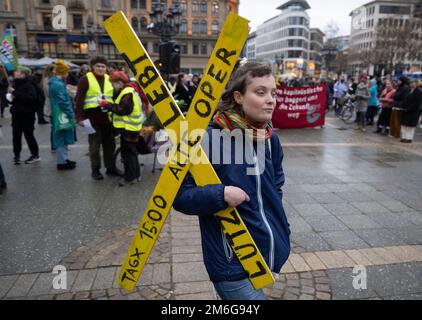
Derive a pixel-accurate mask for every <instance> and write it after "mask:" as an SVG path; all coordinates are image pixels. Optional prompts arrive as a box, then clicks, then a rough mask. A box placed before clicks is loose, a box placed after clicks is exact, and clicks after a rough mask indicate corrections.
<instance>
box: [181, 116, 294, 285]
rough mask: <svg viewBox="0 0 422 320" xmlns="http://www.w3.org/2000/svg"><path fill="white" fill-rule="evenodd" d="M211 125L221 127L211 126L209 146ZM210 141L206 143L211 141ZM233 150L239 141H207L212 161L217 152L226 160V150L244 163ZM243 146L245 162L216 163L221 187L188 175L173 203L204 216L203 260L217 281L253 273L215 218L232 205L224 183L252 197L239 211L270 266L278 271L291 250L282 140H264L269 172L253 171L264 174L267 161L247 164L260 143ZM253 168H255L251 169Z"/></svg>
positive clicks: (235, 279)
mask: <svg viewBox="0 0 422 320" xmlns="http://www.w3.org/2000/svg"><path fill="white" fill-rule="evenodd" d="M212 129H217V130H219V127H218V126H217V125H215V124H212V125H211V126H210V127H209V128H208V130H207V133H208V137H210V138H209V142H210V144H209V145H210V146H211V145H212V140H213V138H212V133H211V131H212ZM205 140H206V139H205ZM205 140H204V144H206V143H207V142H206V141H205ZM214 140H216V138H214ZM220 141H221V140H220ZM204 144H203V145H204ZM234 148H235V146H234V143H232V144H231V145H230V144H229V147H228V148H227V146H226V147H224V146H223V145H221V146H220V149H219V150H218V149H216V148H215V147H214V148H212V147H209V148H207V147H205V145H204V150H205V151H206V152H207V153H208V156H209V159H210V161H211V162H213V161H212V159H213V157H212V153H213V151H214V153H217V152H219V153H220V159H223V154H224V153H226V154H227V152H231V161H232V162H231V163H239V161H237V162H235V160H236V159H235V155H234V154H235V152H234V150H235V149H234ZM208 149H209V150H208ZM230 149H231V150H230ZM243 150H244V151H243V164H229V165H227V164H214V163H213V167H214V169H215V170H216V172H217V175H218V176H219V178H220V179H221V181H222V184H221V185H208V186H205V187H197V186H196V184H195V181H194V179H193V178H192V176H191V175H190V174H188V176H187V177H186V179H185V181H184V183H183V185H182V187H181V189H180V190H179V193H178V195H177V197H176V200H175V202H174V208H175V209H176V210H177V211H180V212H182V213H185V214H188V215H197V216H199V222H200V227H201V237H202V250H203V255H204V262H205V266H206V269H207V271H208V274H209V276H210V280H211V281H213V282H221V281H238V280H243V279H246V278H247V277H248V275H247V273H246V272H245V271H244V269H243V267H242V266H241V264H240V262H239V261H238V259H237V257H236V255H235V254H234V253H233V251H232V249H231V247H230V245H229V244H228V242H227V240H226V238H225V236H224V234H223V232H222V230H221V227H220V225H219V224H218V222H217V220H216V219H215V218H214V214H215V213H217V212H219V211H221V210H224V209H226V208H227V207H228V204H227V203H226V202H225V200H224V188H225V186H234V187H239V188H241V189H243V190H244V191H245V192H246V193H247V194H248V195H249V197H250V199H251V201H250V202H245V203H243V204H241V205H240V206H238V207H237V209H238V211H239V214H240V216H241V217H242V219H243V221H244V222H245V224H246V227H247V228H248V230H249V232H250V234H251V236H252V238H253V239H254V241H255V243H256V244H257V246H258V248H259V250H260V252H261V254H262V256H263V257H264V259H265V261H266V262H267V264H268V266H269V268H270V269H271V270H272V271H273V272H276V273H279V272H280V270H281V268H282V266H283V264H284V263H285V262H286V261H287V259H288V257H289V254H290V225H289V224H288V222H287V218H286V215H285V212H284V209H283V204H282V197H283V193H282V187H283V185H284V181H285V180H284V173H283V168H282V161H283V150H282V147H281V145H280V141H279V139H278V137H277V135H275V134H274V135H273V136H272V138H271V139H270V140H268V142H267V143H266V144H265V170H262V174H258V175H248V173H250V172H251V171H252V172H255V170H258V172H259V171H260V168H259V166H263V162H264V161H261V162H259V161H257V160H256V159H254V160H255V162H256V163H258V165H253V164H248V163H253V161H250V157H248V156H247V155H248V154H249V155H252V152H253V155H255V154H256V150H257V149H256V147H255V148H254V149H253V150H254V151H252V148H247V149H245V148H244V149H243ZM259 150H260V149H259V148H258V151H259ZM262 158H263V157H262ZM248 159H249V160H248ZM214 162H215V161H214ZM221 162H222V161H221ZM240 162H241V161H240ZM248 168H249V170H250V171H249V170H248V171H247V169H248Z"/></svg>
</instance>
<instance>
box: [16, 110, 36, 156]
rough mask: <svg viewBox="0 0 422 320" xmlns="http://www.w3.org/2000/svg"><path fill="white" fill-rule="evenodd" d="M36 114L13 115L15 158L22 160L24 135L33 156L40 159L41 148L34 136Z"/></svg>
mask: <svg viewBox="0 0 422 320" xmlns="http://www.w3.org/2000/svg"><path fill="white" fill-rule="evenodd" d="M34 125H35V114H34V113H29V114H27V113H19V114H13V115H12V127H13V153H14V154H15V158H17V159H20V155H21V151H22V134H23V135H24V136H25V140H26V143H27V144H28V147H29V150H30V151H31V155H33V156H35V157H38V156H39V148H38V143H37V140H36V139H35V136H34V130H35V127H34Z"/></svg>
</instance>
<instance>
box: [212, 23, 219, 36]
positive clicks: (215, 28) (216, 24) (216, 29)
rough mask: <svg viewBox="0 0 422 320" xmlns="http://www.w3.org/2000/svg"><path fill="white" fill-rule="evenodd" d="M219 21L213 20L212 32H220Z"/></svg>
mask: <svg viewBox="0 0 422 320" xmlns="http://www.w3.org/2000/svg"><path fill="white" fill-rule="evenodd" d="M218 31H219V30H218V21H213V22H212V33H213V34H217V33H218Z"/></svg>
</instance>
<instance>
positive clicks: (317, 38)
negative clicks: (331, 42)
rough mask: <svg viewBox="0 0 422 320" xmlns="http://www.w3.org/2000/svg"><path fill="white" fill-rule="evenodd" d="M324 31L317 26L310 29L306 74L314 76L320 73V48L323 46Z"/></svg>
mask: <svg viewBox="0 0 422 320" xmlns="http://www.w3.org/2000/svg"><path fill="white" fill-rule="evenodd" d="M324 36H325V34H324V32H322V31H321V30H320V29H318V28H312V29H311V43H310V46H309V62H308V74H309V75H311V76H314V77H319V76H320V75H321V69H322V62H323V61H322V49H323V47H324Z"/></svg>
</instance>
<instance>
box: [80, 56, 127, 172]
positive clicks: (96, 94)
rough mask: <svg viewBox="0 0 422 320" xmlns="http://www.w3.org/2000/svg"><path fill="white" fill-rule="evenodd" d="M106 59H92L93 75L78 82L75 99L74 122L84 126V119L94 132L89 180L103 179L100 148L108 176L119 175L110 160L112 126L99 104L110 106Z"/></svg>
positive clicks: (110, 88) (90, 149)
mask: <svg viewBox="0 0 422 320" xmlns="http://www.w3.org/2000/svg"><path fill="white" fill-rule="evenodd" d="M107 65H108V62H107V59H106V58H104V57H102V56H97V57H93V58H92V60H91V67H92V72H88V73H87V74H86V75H85V76H83V77H82V78H81V79H80V80H79V82H78V89H77V93H76V97H75V105H76V121H77V122H78V124H79V125H80V126H81V127H83V126H84V125H85V124H84V123H85V121H86V120H90V122H91V125H92V127H93V128H94V129H95V133H94V134H90V135H89V138H88V141H89V155H90V160H91V169H92V178H93V179H94V180H103V179H104V176H103V175H102V174H101V171H100V169H101V157H100V149H101V147H102V149H103V160H104V166H105V167H106V169H107V171H106V174H107V175H108V176H122V172H120V171H119V170H117V169H116V167H115V165H114V161H113V156H114V151H115V149H116V144H115V140H114V136H113V126H112V123H111V122H110V119H109V118H108V116H107V114H106V113H104V112H102V111H101V107H100V103H101V102H102V101H106V102H109V103H113V94H114V89H113V86H112V84H111V81H110V77H109V76H108V75H107V74H106V71H107Z"/></svg>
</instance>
